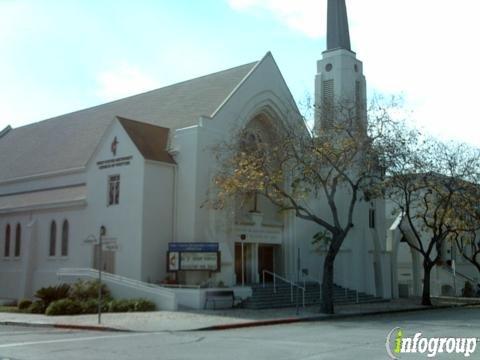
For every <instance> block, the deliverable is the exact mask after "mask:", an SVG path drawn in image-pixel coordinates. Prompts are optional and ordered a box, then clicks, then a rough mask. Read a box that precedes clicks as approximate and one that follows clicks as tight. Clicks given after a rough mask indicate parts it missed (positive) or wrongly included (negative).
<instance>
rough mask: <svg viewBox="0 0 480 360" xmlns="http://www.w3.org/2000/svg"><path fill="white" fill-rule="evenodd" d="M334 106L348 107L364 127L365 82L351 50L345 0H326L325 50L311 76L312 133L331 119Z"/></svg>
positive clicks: (365, 117) (328, 123) (360, 65)
mask: <svg viewBox="0 0 480 360" xmlns="http://www.w3.org/2000/svg"><path fill="white" fill-rule="evenodd" d="M337 107H342V108H345V107H351V108H352V109H353V110H354V112H355V114H356V115H355V116H356V117H357V119H358V121H359V122H360V123H361V124H362V125H363V126H364V127H366V125H367V116H366V81H365V77H364V76H363V64H362V62H361V61H359V60H357V57H356V54H355V53H354V52H353V51H352V50H351V45H350V33H349V28H348V17H347V8H346V5H345V0H328V15H327V50H325V51H324V52H323V53H322V59H321V60H319V61H318V62H317V75H316V77H315V132H316V133H317V134H318V133H319V132H321V131H325V130H327V129H328V128H329V127H331V126H332V125H333V122H334V121H335V118H336V116H335V111H334V109H335V108H337Z"/></svg>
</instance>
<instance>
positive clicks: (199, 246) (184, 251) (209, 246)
mask: <svg viewBox="0 0 480 360" xmlns="http://www.w3.org/2000/svg"><path fill="white" fill-rule="evenodd" d="M168 250H169V251H168V252H167V271H168V272H175V271H220V251H219V247H218V243H169V244H168Z"/></svg>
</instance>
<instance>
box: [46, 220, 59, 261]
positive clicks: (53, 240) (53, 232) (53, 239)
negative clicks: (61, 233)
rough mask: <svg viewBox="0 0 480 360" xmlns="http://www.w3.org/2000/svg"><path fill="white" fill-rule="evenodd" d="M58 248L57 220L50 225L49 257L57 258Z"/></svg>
mask: <svg viewBox="0 0 480 360" xmlns="http://www.w3.org/2000/svg"><path fill="white" fill-rule="evenodd" d="M56 247H57V223H56V222H55V220H53V221H52V223H51V224H50V243H49V248H48V255H49V256H55V249H56Z"/></svg>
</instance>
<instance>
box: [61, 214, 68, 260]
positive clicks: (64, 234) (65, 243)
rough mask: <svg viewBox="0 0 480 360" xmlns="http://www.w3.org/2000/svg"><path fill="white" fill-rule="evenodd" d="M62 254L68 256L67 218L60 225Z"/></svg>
mask: <svg viewBox="0 0 480 360" xmlns="http://www.w3.org/2000/svg"><path fill="white" fill-rule="evenodd" d="M61 254H62V256H68V220H65V221H64V222H63V226H62V251H61Z"/></svg>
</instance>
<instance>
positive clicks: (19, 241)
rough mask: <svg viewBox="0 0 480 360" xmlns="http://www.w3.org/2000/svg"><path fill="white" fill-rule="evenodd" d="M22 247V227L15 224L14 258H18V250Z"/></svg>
mask: <svg viewBox="0 0 480 360" xmlns="http://www.w3.org/2000/svg"><path fill="white" fill-rule="evenodd" d="M21 247H22V225H20V224H17V231H16V232H15V254H14V255H15V257H20V250H21Z"/></svg>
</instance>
